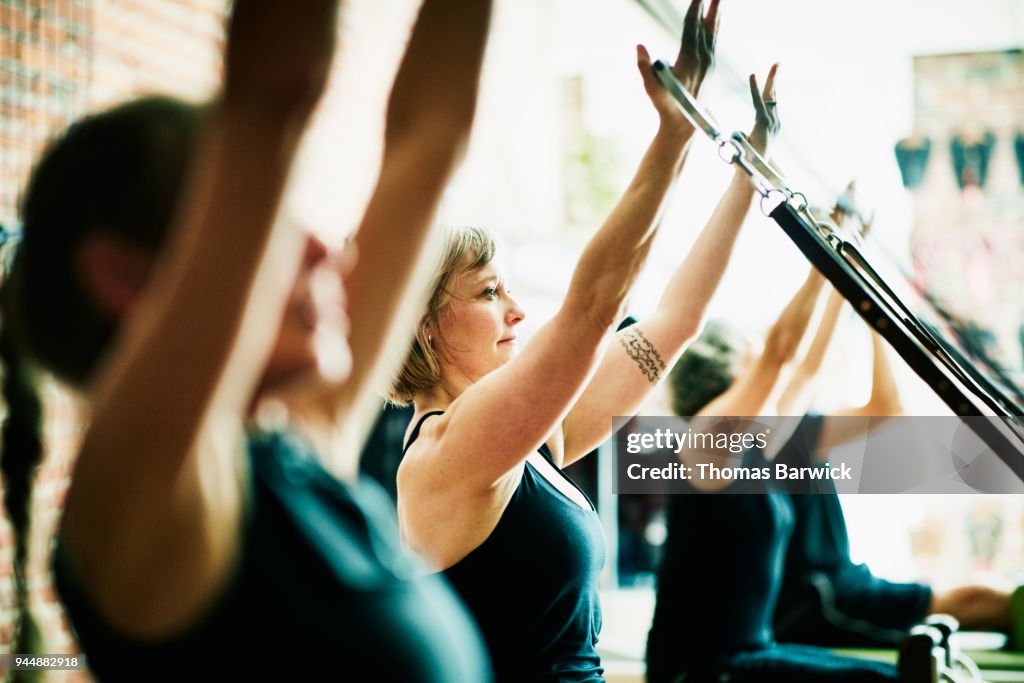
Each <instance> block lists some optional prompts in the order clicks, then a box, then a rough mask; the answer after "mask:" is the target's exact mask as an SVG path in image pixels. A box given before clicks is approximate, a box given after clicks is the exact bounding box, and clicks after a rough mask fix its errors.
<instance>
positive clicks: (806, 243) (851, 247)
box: [653, 61, 1024, 683]
mask: <svg viewBox="0 0 1024 683" xmlns="http://www.w3.org/2000/svg"><path fill="white" fill-rule="evenodd" d="M653 67H654V72H655V75H656V76H657V78H658V80H659V82H660V83H661V85H662V86H663V87H664V88H665V89H666V90H667V91H668V92H669V93H670V94H671V95H672V96H673V98H674V100H675V102H676V103H677V106H678V107H679V109H680V110H681V111H682V112H683V114H684V115H685V116H686V117H687V118H688V119H689V121H690V122H691V123H692V124H693V125H694V127H695V128H696V129H697V130H700V131H701V132H702V133H703V134H704V135H706V136H707V137H708V138H709V139H710V140H711V141H712V142H713V143H714V144H715V145H716V146H717V150H718V155H719V157H720V158H721V159H722V160H723V161H725V162H726V163H729V164H733V165H735V166H737V167H738V168H739V169H741V170H742V171H743V172H744V173H745V174H746V175H747V176H748V177H749V178H750V181H751V183H752V184H753V186H754V188H755V190H756V191H757V193H758V194H759V195H760V207H761V210H762V212H763V213H764V214H765V215H766V216H768V217H770V218H771V219H772V220H774V221H775V223H776V224H778V225H779V227H780V228H782V230H783V231H784V232H785V233H786V235H787V236H788V237H789V238H790V239H791V240H792V241H793V242H794V244H795V245H796V246H797V247H798V248H799V249H800V251H801V252H802V253H803V255H804V256H805V257H806V258H807V259H808V260H809V261H810V262H811V263H812V264H813V265H814V267H816V268H817V269H818V270H819V271H821V273H822V274H823V275H824V276H825V277H826V278H827V279H828V280H829V281H830V282H831V284H832V285H833V286H834V287H835V288H836V290H837V291H838V292H839V293H840V294H842V295H843V296H844V297H845V298H846V299H847V300H848V301H849V302H850V303H851V305H852V306H853V308H854V310H856V311H857V313H858V314H859V315H860V316H861V317H862V318H863V319H864V320H865V321H866V322H867V323H868V324H869V325H870V326H871V327H872V328H873V329H875V330H876V331H877V332H878V333H879V334H880V335H881V336H882V337H883V338H884V339H885V340H886V341H887V342H888V343H889V344H890V345H891V346H892V347H893V349H895V350H896V352H897V353H899V354H900V356H901V357H902V358H903V359H904V360H905V361H906V362H907V364H908V365H909V366H910V367H911V368H912V369H913V370H914V371H915V372H916V373H917V375H918V376H919V377H921V378H922V379H923V380H924V381H925V382H926V383H927V384H928V385H929V386H930V387H931V388H932V389H933V391H935V392H936V394H937V395H938V396H939V398H940V399H941V400H942V401H943V402H944V403H945V404H946V405H947V406H949V408H950V409H951V410H952V412H953V413H954V415H956V416H958V417H960V418H961V420H962V421H963V423H964V424H965V425H966V426H967V427H969V428H970V430H971V431H972V432H974V433H975V434H976V435H977V437H978V438H979V439H981V441H982V442H983V443H984V445H985V446H986V447H987V448H988V449H990V450H991V451H992V453H994V454H995V455H996V456H997V457H998V458H999V460H1000V461H1001V462H1002V463H1003V464H1005V465H1006V467H1007V468H1009V470H1010V471H1011V472H1012V473H1013V476H1014V477H1015V478H1016V479H1012V478H1011V477H1004V478H1003V479H1004V481H1003V484H1005V485H1012V487H1013V488H1011V489H1005V488H1004V489H998V488H997V489H996V490H1015V491H1020V490H1021V489H1020V484H1021V482H1024V422H1022V420H1021V416H1022V415H1024V401H1021V393H1020V390H1019V388H1018V387H1016V386H1014V385H1013V383H1012V382H1011V381H1010V380H1008V379H1007V378H1006V377H1005V376H1004V375H1001V374H1000V373H998V372H997V373H993V372H992V367H991V366H990V365H989V364H987V363H984V360H982V366H983V367H980V368H979V367H978V366H977V364H976V362H972V360H971V358H970V357H969V355H971V354H969V353H965V352H963V351H962V350H961V349H960V348H958V347H959V346H962V339H958V338H957V337H958V335H957V331H956V330H955V329H952V334H949V333H945V332H944V329H943V324H945V327H946V329H950V326H949V323H950V322H951V320H950V317H949V314H948V312H946V311H943V310H942V309H941V308H939V307H935V306H934V303H935V302H934V301H929V300H928V298H927V297H925V298H924V302H925V304H926V305H931V306H932V307H933V309H934V310H932V311H931V317H930V319H929V318H925V317H922V316H919V315H918V313H917V312H915V311H914V310H912V308H911V307H910V306H909V305H908V304H907V303H905V301H904V297H901V295H900V293H898V292H897V289H898V288H899V281H900V279H901V276H898V277H895V278H893V277H889V278H888V279H887V278H886V277H883V276H882V274H881V273H882V272H883V268H882V266H881V265H880V264H879V265H876V264H875V263H874V262H873V261H872V260H870V259H869V258H868V255H867V254H868V249H867V248H866V245H865V243H864V241H863V239H862V238H861V236H860V235H859V234H857V233H853V232H849V231H844V230H843V229H842V228H840V227H839V226H837V225H835V224H833V223H831V222H830V221H827V220H822V219H820V218H818V217H817V216H815V215H814V214H813V213H812V211H811V208H810V203H809V201H808V199H807V197H806V195H804V194H803V193H802V192H799V191H795V190H793V189H792V188H791V187H790V186H789V183H788V182H787V180H786V178H785V176H784V174H783V173H782V171H781V170H780V169H779V168H778V167H777V166H776V165H775V164H773V163H772V162H770V161H768V160H766V159H765V158H764V157H762V156H761V155H760V154H758V153H757V152H756V151H755V150H754V149H753V147H752V146H751V145H750V143H749V142H748V141H747V138H746V136H745V135H744V134H743V133H742V132H733V133H731V134H726V133H724V132H723V131H722V130H721V128H720V127H719V125H718V124H717V123H716V122H715V120H714V118H713V117H712V116H711V115H710V113H708V112H707V111H706V110H705V109H704V108H703V107H702V106H701V105H700V104H699V103H698V102H697V101H696V99H695V98H694V97H693V96H692V95H691V94H690V93H689V92H687V90H686V89H685V88H684V87H683V86H682V85H681V84H680V83H679V82H678V80H676V78H675V77H674V76H673V74H672V71H671V69H670V68H669V67H668V65H667V64H665V63H664V62H662V61H658V62H655V63H654V65H653ZM843 201H845V202H846V203H847V205H846V206H843V207H842V208H844V210H846V211H847V212H848V213H851V214H860V215H863V213H864V212H863V211H861V209H860V208H859V207H857V206H856V205H854V204H852V201H851V200H850V199H849V198H843ZM904 296H905V295H904ZM936 321H937V322H936ZM973 357H974V358H977V356H976V355H974V356H973ZM986 371H987V372H986ZM1006 480H1012V481H1006ZM896 655H897V663H898V666H899V670H900V676H901V680H903V681H906V683H926V682H927V683H939V682H940V681H955V682H961V681H972V680H985V679H984V678H983V676H982V673H981V672H980V670H979V668H978V666H977V665H976V664H975V662H974V661H973V660H972V659H971V657H968V656H967V655H965V654H964V653H963V652H962V651H961V649H960V648H959V646H958V633H957V624H956V622H955V620H953V619H952V618H950V617H945V616H942V615H937V616H935V617H932V618H930V619H929V620H928V621H926V622H925V623H923V624H920V625H918V626H917V627H915V628H913V629H912V630H911V631H910V632H909V633H908V634H907V635H906V637H905V638H904V640H903V641H902V643H901V645H900V648H899V650H898V653H896ZM997 666H998V665H997ZM1000 680H1024V676H1022V677H1021V678H1010V679H1000Z"/></svg>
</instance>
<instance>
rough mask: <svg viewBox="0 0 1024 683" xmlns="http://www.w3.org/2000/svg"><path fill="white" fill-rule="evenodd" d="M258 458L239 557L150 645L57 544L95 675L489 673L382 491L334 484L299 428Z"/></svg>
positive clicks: (442, 676) (262, 447)
mask: <svg viewBox="0 0 1024 683" xmlns="http://www.w3.org/2000/svg"><path fill="white" fill-rule="evenodd" d="M249 454H250V462H251V465H252V479H251V481H252V488H251V490H250V491H249V508H248V511H247V517H246V527H245V531H244V535H243V539H242V547H241V552H240V561H239V563H238V564H237V566H236V568H235V570H234V571H233V576H232V579H231V580H230V581H229V584H228V587H227V588H226V589H225V591H224V592H223V593H222V594H221V595H220V596H219V597H218V598H217V599H216V601H215V604H214V605H213V606H212V607H211V608H210V609H209V611H208V612H207V614H206V616H204V617H203V618H202V619H201V620H200V621H199V622H198V623H197V624H196V625H194V626H193V627H191V628H189V629H188V631H187V632H186V633H184V634H182V635H180V636H177V637H173V638H171V639H169V640H167V641H164V642H160V643H156V644H148V643H144V642H138V641H136V640H133V639H130V638H126V637H124V636H122V635H119V634H118V633H116V632H114V631H113V630H112V629H111V628H110V627H109V626H108V625H107V624H105V623H104V622H103V620H102V619H101V618H100V617H99V615H97V613H96V610H95V609H94V608H93V606H92V605H91V604H90V602H89V600H88V598H87V597H86V595H85V594H84V592H83V590H82V589H81V587H80V584H79V583H78V581H77V580H76V576H75V573H74V571H73V568H72V567H70V566H69V563H68V558H67V556H66V555H65V552H64V551H63V547H62V546H61V545H60V544H59V543H58V546H57V549H56V553H55V559H54V564H55V566H54V570H55V579H56V585H57V589H58V591H59V593H60V596H61V598H62V600H63V602H64V605H65V607H66V609H67V612H68V616H69V617H70V620H71V623H72V625H73V627H74V630H75V632H76V634H77V636H78V639H79V642H80V644H81V645H82V647H83V649H84V651H85V653H86V657H87V659H88V663H89V666H90V668H91V669H92V670H93V672H94V673H95V674H96V676H97V678H98V679H99V680H102V681H140V680H146V681H187V680H197V679H202V680H217V681H221V680H223V681H289V680H323V679H330V680H351V681H369V680H374V681H431V682H435V681H436V682H438V683H441V682H447V681H466V682H467V683H477V682H478V681H487V680H490V679H491V676H490V673H489V667H488V665H487V663H486V659H485V655H484V649H483V645H482V643H481V641H480V637H479V634H478V631H477V629H476V628H475V627H474V625H473V624H472V622H471V620H470V618H469V617H468V615H467V614H466V612H465V610H464V609H463V608H462V606H461V605H460V604H459V603H458V599H457V598H456V597H455V595H454V594H453V593H452V591H451V590H450V588H449V587H448V586H447V585H446V584H445V582H444V581H443V580H441V579H440V577H438V576H436V575H434V576H423V575H422V573H421V568H420V567H419V566H418V564H417V563H414V562H413V561H412V560H410V558H408V557H407V556H406V555H404V554H403V553H402V552H401V550H400V548H399V546H398V542H397V541H398V534H397V528H396V525H395V523H394V510H393V506H392V504H391V502H390V500H389V499H388V498H387V495H386V494H385V493H383V491H381V490H380V489H379V487H377V486H376V485H375V484H373V483H372V482H370V481H369V480H364V481H361V482H360V483H359V484H358V485H354V486H350V485H347V484H344V483H342V482H340V481H338V480H337V479H335V478H334V477H333V476H331V475H330V474H329V473H328V472H327V471H326V470H325V469H324V468H323V467H322V466H321V465H320V463H319V462H318V460H317V459H316V458H315V457H314V456H313V455H312V453H311V452H310V451H309V449H308V448H307V447H306V446H305V445H304V444H303V443H302V442H300V441H299V440H298V439H296V438H295V437H291V436H287V435H282V434H263V435H258V436H255V435H254V436H253V437H252V438H251V439H250V448H249Z"/></svg>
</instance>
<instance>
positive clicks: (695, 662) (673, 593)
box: [647, 449, 793, 672]
mask: <svg viewBox="0 0 1024 683" xmlns="http://www.w3.org/2000/svg"><path fill="white" fill-rule="evenodd" d="M744 465H745V466H747V467H761V466H765V465H766V463H765V462H764V459H763V456H762V455H761V453H760V451H758V450H756V449H755V450H751V451H748V453H747V455H746V456H745V462H744ZM763 487H764V483H763V482H761V481H751V480H743V481H737V482H735V483H733V484H731V485H730V487H729V488H728V489H727V490H726V491H723V492H718V493H699V492H697V491H696V490H694V491H693V492H692V493H689V494H679V495H673V496H669V499H670V500H669V503H668V507H667V520H666V521H667V527H668V536H667V539H666V541H665V546H664V549H663V556H662V561H661V566H660V568H659V571H658V584H657V600H656V603H655V609H654V620H653V623H652V625H651V631H650V634H649V636H648V642H647V660H648V667H649V670H652V671H669V670H671V671H674V672H681V671H686V670H689V669H693V670H697V669H700V668H703V667H705V666H709V665H711V664H713V663H715V662H717V661H720V660H721V659H723V658H725V657H727V656H729V655H731V654H735V653H736V652H740V651H745V650H756V649H761V648H764V647H768V646H770V645H771V644H772V643H773V642H774V634H773V632H772V627H771V620H772V613H773V610H774V609H775V600H776V597H777V595H778V591H779V583H780V580H781V573H782V565H783V558H784V557H785V552H786V545H787V543H788V542H789V537H790V534H791V533H792V530H793V508H792V505H791V503H790V500H789V497H788V496H786V495H785V494H782V493H778V492H763V493H758V491H764V489H763Z"/></svg>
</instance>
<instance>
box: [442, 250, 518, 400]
mask: <svg viewBox="0 0 1024 683" xmlns="http://www.w3.org/2000/svg"><path fill="white" fill-rule="evenodd" d="M450 294H451V296H450V299H449V301H448V304H447V306H446V307H445V309H444V310H443V311H442V313H441V316H440V320H439V327H440V329H439V334H438V335H435V336H437V337H438V338H439V339H440V342H437V341H436V340H435V345H436V346H437V349H436V350H437V356H438V359H439V360H440V363H441V367H442V374H443V375H444V374H453V373H454V374H455V375H456V376H460V377H463V378H466V379H469V380H471V381H474V382H475V381H476V380H478V379H480V378H481V377H483V376H484V375H486V374H487V373H489V372H491V371H492V370H495V369H497V368H499V367H501V366H502V365H504V364H505V363H507V362H508V361H509V360H511V359H512V358H514V357H515V355H516V353H517V352H518V350H519V342H518V340H517V338H516V329H515V328H516V326H517V325H518V324H519V323H521V322H522V321H523V319H524V318H525V317H526V314H525V313H524V312H523V311H522V309H521V308H519V304H517V303H516V301H515V299H513V298H512V296H511V294H510V292H509V290H508V289H507V288H506V286H505V280H504V278H503V277H502V274H501V271H500V269H499V267H498V266H497V265H496V264H495V263H493V262H491V263H489V264H487V265H486V266H484V267H483V268H480V269H478V270H473V271H469V272H466V273H462V274H460V275H457V276H456V277H454V278H453V280H452V284H451V287H450Z"/></svg>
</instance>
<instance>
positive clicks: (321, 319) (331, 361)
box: [262, 235, 355, 387]
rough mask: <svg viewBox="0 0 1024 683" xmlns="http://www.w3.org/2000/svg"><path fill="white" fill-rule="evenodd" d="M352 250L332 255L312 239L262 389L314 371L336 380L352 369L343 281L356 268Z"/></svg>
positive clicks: (307, 239) (308, 238)
mask: <svg viewBox="0 0 1024 683" xmlns="http://www.w3.org/2000/svg"><path fill="white" fill-rule="evenodd" d="M353 249H354V248H353V247H347V248H346V249H345V250H344V251H343V252H342V253H341V254H340V255H339V254H332V253H331V252H330V251H329V250H328V248H327V246H326V245H325V244H324V243H323V242H322V241H321V240H319V239H318V238H317V237H315V236H313V235H307V237H306V246H305V253H304V254H303V257H302V262H301V264H300V265H299V270H298V272H297V273H296V276H295V283H294V284H293V286H292V291H291V295H290V296H289V299H288V304H287V306H286V308H285V311H284V316H283V318H282V320H281V329H280V331H279V332H278V336H277V341H276V342H275V344H274V349H273V351H272V352H271V354H270V359H269V361H268V363H267V369H266V372H265V373H264V377H263V383H262V384H263V386H264V387H274V386H278V385H281V384H285V383H288V382H289V381H291V380H293V379H296V378H298V377H300V376H303V375H306V374H308V373H311V372H319V373H321V374H323V375H325V376H327V377H329V378H330V379H332V380H339V379H344V378H345V377H346V376H347V375H348V373H349V371H350V370H351V364H352V355H351V349H350V347H349V342H348V333H349V324H348V316H347V314H346V300H345V287H344V284H343V282H342V279H343V277H344V276H345V274H346V273H347V271H348V270H350V269H351V267H352V265H353V264H354V260H355V259H354V251H353Z"/></svg>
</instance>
